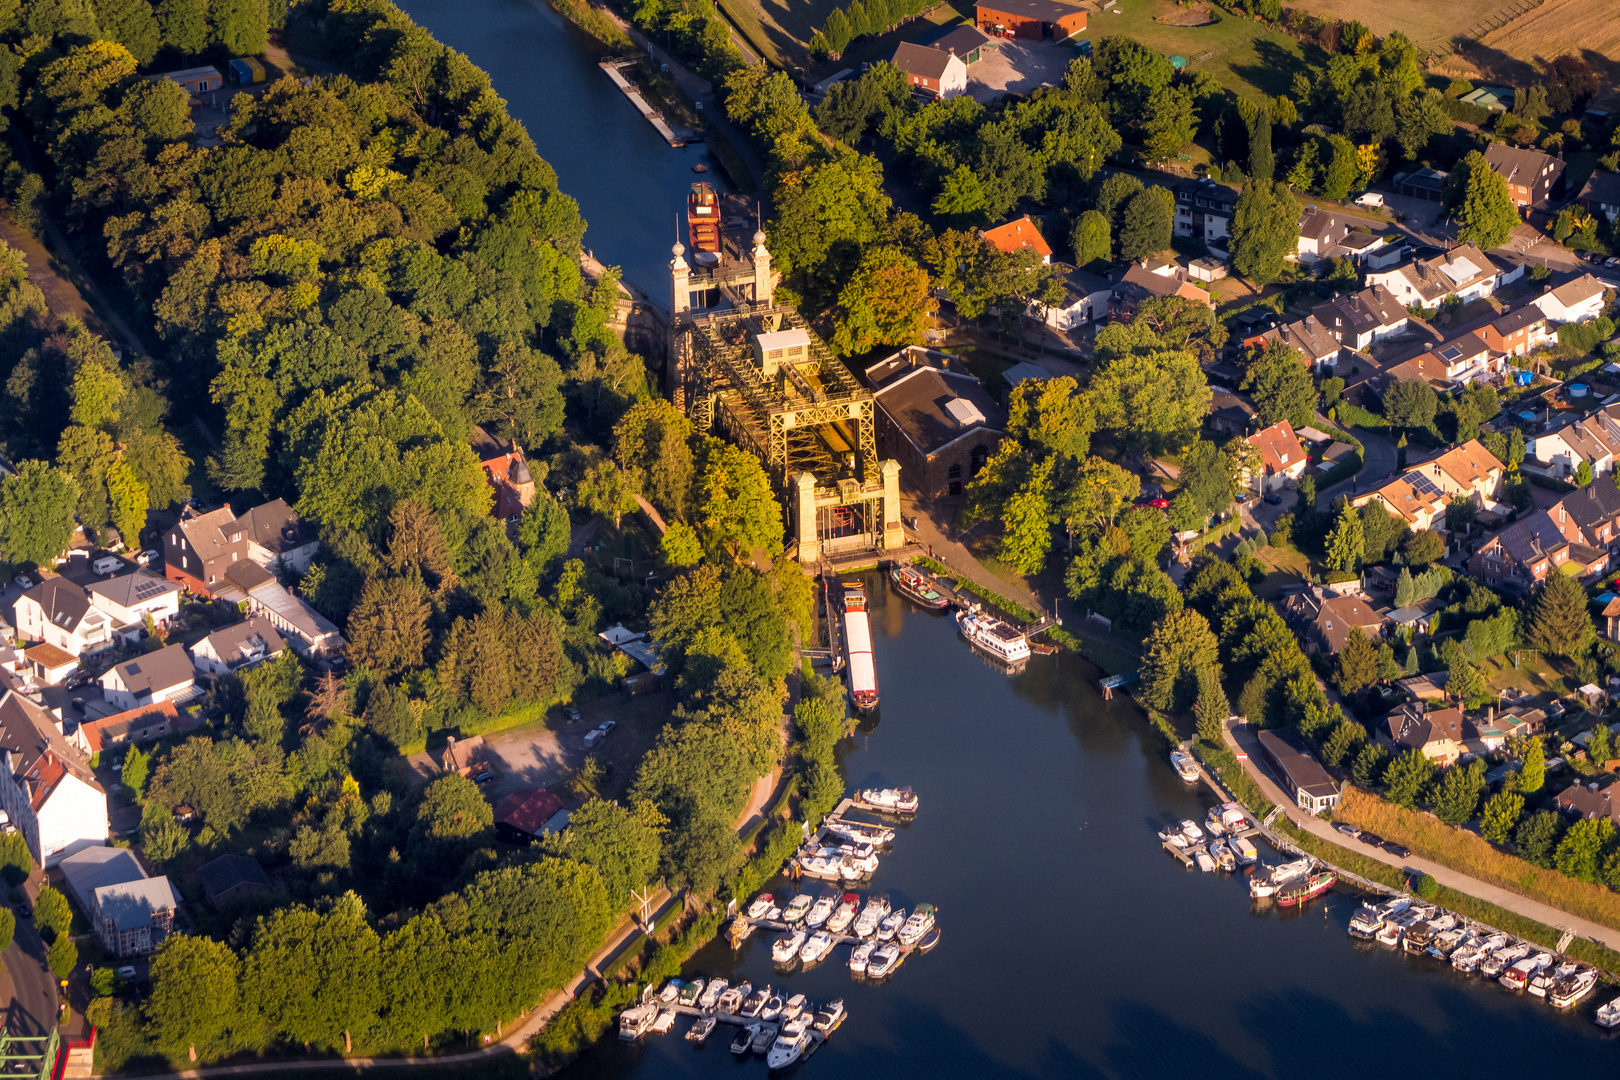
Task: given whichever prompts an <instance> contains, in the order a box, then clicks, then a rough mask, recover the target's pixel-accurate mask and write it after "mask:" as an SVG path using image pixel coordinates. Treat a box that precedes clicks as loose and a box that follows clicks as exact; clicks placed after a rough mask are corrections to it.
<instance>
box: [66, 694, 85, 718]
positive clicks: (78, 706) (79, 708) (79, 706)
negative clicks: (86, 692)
mask: <svg viewBox="0 0 1620 1080" xmlns="http://www.w3.org/2000/svg"><path fill="white" fill-rule="evenodd" d="M68 704H69V705H71V706H73V711H74V712H76V713H79V714H80V715H83V714H84V698H82V697H76V698H74V699H73V700H72V701H70V702H68Z"/></svg>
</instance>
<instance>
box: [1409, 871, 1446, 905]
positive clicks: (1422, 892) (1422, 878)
mask: <svg viewBox="0 0 1620 1080" xmlns="http://www.w3.org/2000/svg"><path fill="white" fill-rule="evenodd" d="M1412 891H1413V892H1415V893H1417V894H1418V895H1419V896H1421V897H1423V899H1425V900H1433V899H1434V898H1435V896H1437V895H1438V894H1439V892H1440V883H1439V882H1438V881H1436V880H1434V875H1433V874H1419V875H1418V876H1417V880H1416V881H1414V882H1413V883H1412Z"/></svg>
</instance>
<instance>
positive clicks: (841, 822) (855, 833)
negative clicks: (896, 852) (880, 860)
mask: <svg viewBox="0 0 1620 1080" xmlns="http://www.w3.org/2000/svg"><path fill="white" fill-rule="evenodd" d="M821 827H822V828H823V829H826V830H827V833H828V834H829V835H830V836H832V837H833V838H834V839H837V840H844V841H848V842H850V843H855V844H871V845H872V846H873V847H882V846H883V845H885V844H892V843H894V830H893V829H890V828H888V827H886V826H883V825H869V824H867V823H866V822H864V821H850V820H849V819H847V818H837V817H829V818H827V819H826V820H825V821H823V822H822V823H821Z"/></svg>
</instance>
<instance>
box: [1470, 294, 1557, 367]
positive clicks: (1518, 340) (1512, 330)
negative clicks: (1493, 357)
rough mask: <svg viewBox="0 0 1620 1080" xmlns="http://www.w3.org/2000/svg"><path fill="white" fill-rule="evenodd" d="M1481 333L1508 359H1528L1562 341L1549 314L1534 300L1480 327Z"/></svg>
mask: <svg viewBox="0 0 1620 1080" xmlns="http://www.w3.org/2000/svg"><path fill="white" fill-rule="evenodd" d="M1477 333H1478V334H1479V336H1480V337H1481V338H1482V339H1483V340H1484V342H1485V344H1486V345H1488V346H1490V347H1491V348H1493V349H1495V350H1496V351H1497V352H1499V353H1505V354H1507V355H1508V356H1524V355H1525V354H1526V353H1529V352H1532V351H1534V350H1536V349H1538V348H1540V347H1541V346H1543V345H1549V344H1551V343H1552V342H1555V341H1557V340H1558V333H1557V331H1555V330H1554V329H1553V328H1552V326H1551V325H1549V323H1548V321H1547V314H1546V312H1544V311H1542V310H1541V308H1540V307H1538V306H1537V305H1536V304H1535V302H1534V301H1531V302H1529V303H1527V304H1523V305H1521V306H1519V307H1517V308H1514V309H1513V310H1512V311H1509V312H1507V313H1505V314H1503V315H1500V316H1498V317H1497V318H1495V319H1493V320H1491V321H1490V322H1488V323H1486V324H1485V325H1484V326H1482V327H1480V328H1479V330H1478V331H1477Z"/></svg>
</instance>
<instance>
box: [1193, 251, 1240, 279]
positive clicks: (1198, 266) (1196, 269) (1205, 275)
mask: <svg viewBox="0 0 1620 1080" xmlns="http://www.w3.org/2000/svg"><path fill="white" fill-rule="evenodd" d="M1228 273H1230V271H1229V270H1227V268H1226V263H1225V262H1223V261H1222V260H1220V259H1217V258H1216V257H1215V256H1213V255H1201V256H1199V257H1198V258H1196V259H1194V260H1193V261H1192V262H1190V263H1188V264H1187V276H1188V277H1189V278H1191V279H1192V280H1194V281H1206V282H1207V281H1219V280H1221V278H1223V277H1225V276H1226V275H1227V274H1228Z"/></svg>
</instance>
